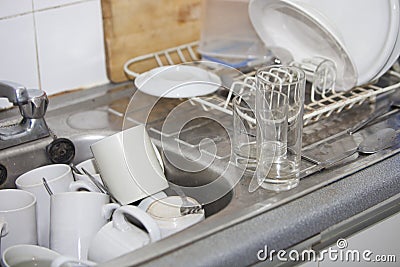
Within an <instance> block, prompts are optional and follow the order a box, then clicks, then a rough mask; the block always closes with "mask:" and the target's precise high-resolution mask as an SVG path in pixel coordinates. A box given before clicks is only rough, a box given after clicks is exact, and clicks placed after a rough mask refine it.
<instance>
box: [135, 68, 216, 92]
mask: <svg viewBox="0 0 400 267" xmlns="http://www.w3.org/2000/svg"><path fill="white" fill-rule="evenodd" d="M221 84H222V83H221V79H220V78H219V77H218V75H216V74H214V73H212V72H209V71H206V70H204V69H202V68H199V67H195V66H186V65H172V66H164V67H158V68H155V69H152V70H150V71H148V72H145V73H143V74H141V75H139V76H138V77H137V78H136V79H135V85H136V87H137V88H138V90H139V91H141V92H143V93H146V94H149V95H153V96H158V97H166V98H187V97H196V96H202V95H208V94H211V93H214V92H215V91H216V90H217V89H218V88H219V87H220V86H221Z"/></svg>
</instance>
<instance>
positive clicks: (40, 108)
mask: <svg viewBox="0 0 400 267" xmlns="http://www.w3.org/2000/svg"><path fill="white" fill-rule="evenodd" d="M27 92H28V100H27V101H26V102H25V103H22V105H21V104H20V105H19V109H20V112H21V115H22V116H23V117H24V118H29V119H40V118H43V117H44V115H45V114H46V110H47V106H48V104H49V99H48V98H47V94H46V92H44V91H42V90H39V89H27Z"/></svg>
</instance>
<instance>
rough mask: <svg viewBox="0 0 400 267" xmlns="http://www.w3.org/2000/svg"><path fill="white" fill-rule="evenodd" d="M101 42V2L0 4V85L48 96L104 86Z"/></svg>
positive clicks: (12, 0) (8, 0) (9, 0)
mask: <svg viewBox="0 0 400 267" xmlns="http://www.w3.org/2000/svg"><path fill="white" fill-rule="evenodd" d="M103 39H104V38H103V25H102V16H101V1H100V0H82V1H77V0H0V80H11V81H14V82H17V83H20V84H22V85H25V86H26V87H28V88H41V89H42V90H45V91H46V92H47V94H48V95H53V94H56V93H59V92H63V91H67V90H71V89H77V88H85V87H91V86H93V85H98V84H103V83H106V82H108V79H107V75H106V67H105V53H104V40H103ZM0 100H1V101H0V107H1V106H4V105H5V102H4V99H1V98H0Z"/></svg>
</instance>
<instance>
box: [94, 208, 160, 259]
mask: <svg viewBox="0 0 400 267" xmlns="http://www.w3.org/2000/svg"><path fill="white" fill-rule="evenodd" d="M125 215H129V216H132V217H133V218H135V219H136V220H138V221H139V222H140V223H141V224H142V225H143V226H144V228H145V229H146V230H147V232H148V233H146V232H144V231H143V230H141V229H139V228H138V227H136V226H135V225H133V224H131V223H129V222H128V221H127V220H126V218H125ZM160 238H161V235H160V230H159V228H158V226H157V224H156V222H155V221H154V220H153V219H152V218H151V217H150V216H149V215H148V214H147V213H146V212H144V211H143V210H141V209H139V208H138V207H135V206H130V205H126V206H121V207H120V208H118V209H117V210H116V211H115V212H114V214H113V217H112V221H111V222H109V223H107V224H106V225H105V226H103V227H102V228H101V229H100V231H99V232H98V233H97V234H96V235H95V237H94V238H93V240H92V242H91V244H90V247H89V254H88V258H89V260H91V261H95V262H105V261H108V260H111V259H113V258H115V257H118V256H121V255H123V254H126V253H128V252H131V251H133V250H136V249H139V248H141V247H143V246H145V245H147V244H149V243H152V242H155V241H158V240H160Z"/></svg>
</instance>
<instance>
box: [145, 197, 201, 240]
mask: <svg viewBox="0 0 400 267" xmlns="http://www.w3.org/2000/svg"><path fill="white" fill-rule="evenodd" d="M186 199H187V201H188V202H189V203H190V206H191V207H194V206H198V205H200V204H199V203H198V202H197V201H196V200H195V199H193V198H191V197H186ZM182 204H183V201H182V197H180V196H169V197H166V198H163V199H160V200H157V201H155V202H153V203H152V204H150V206H149V207H148V208H147V213H148V214H149V215H150V216H151V217H152V218H153V219H154V220H155V221H156V223H157V225H158V227H159V228H160V231H161V237H162V238H165V237H168V236H170V235H172V234H175V233H177V232H180V231H182V230H184V229H186V228H188V227H190V226H192V225H194V224H197V223H199V222H201V221H203V220H204V218H205V213H204V210H203V209H201V210H200V211H199V212H198V213H194V214H187V215H182V214H181V207H182Z"/></svg>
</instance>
